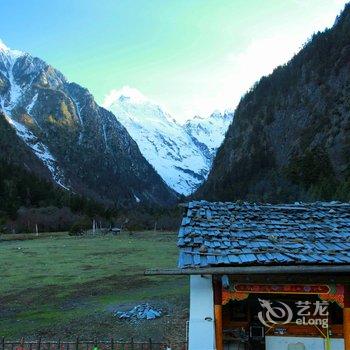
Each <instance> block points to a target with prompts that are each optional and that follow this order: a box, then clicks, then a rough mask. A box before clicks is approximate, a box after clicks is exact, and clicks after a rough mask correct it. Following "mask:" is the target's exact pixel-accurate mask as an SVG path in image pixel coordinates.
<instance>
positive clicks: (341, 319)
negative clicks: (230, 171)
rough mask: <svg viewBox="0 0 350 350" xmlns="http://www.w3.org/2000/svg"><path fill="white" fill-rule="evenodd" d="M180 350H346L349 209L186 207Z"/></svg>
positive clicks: (349, 336) (331, 205) (349, 343)
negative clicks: (183, 348)
mask: <svg viewBox="0 0 350 350" xmlns="http://www.w3.org/2000/svg"><path fill="white" fill-rule="evenodd" d="M178 247H179V250H180V252H179V263H178V267H177V268H174V269H153V270H149V271H147V273H148V274H167V275H172V274H184V275H190V319H189V350H214V349H216V350H223V349H225V350H226V349H227V350H231V349H232V350H243V349H254V350H259V349H267V350H343V349H345V350H350V288H349V286H350V204H348V203H338V202H327V203H325V202H317V203H308V204H305V203H294V204H284V205H283V204H279V205H271V204H248V203H223V202H206V201H193V202H190V203H188V204H186V211H185V215H184V217H183V220H182V224H181V227H180V230H179V235H178Z"/></svg>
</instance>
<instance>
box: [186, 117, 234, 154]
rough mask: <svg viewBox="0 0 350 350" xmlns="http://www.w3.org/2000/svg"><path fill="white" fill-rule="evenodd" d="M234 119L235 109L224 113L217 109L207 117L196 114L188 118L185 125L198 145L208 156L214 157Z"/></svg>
mask: <svg viewBox="0 0 350 350" xmlns="http://www.w3.org/2000/svg"><path fill="white" fill-rule="evenodd" d="M232 119H233V111H225V112H224V113H223V114H222V113H220V112H218V111H215V112H214V113H212V114H211V115H210V116H209V117H207V118H203V117H199V116H195V117H194V118H192V119H190V120H187V121H186V123H185V125H184V127H185V129H186V131H187V133H188V134H189V135H190V136H191V137H192V139H193V141H194V142H195V143H196V144H197V146H198V147H200V148H201V149H202V151H203V152H204V153H206V154H207V155H208V157H211V158H213V157H214V156H215V154H216V150H217V149H218V148H219V146H220V145H221V143H222V141H223V139H224V137H225V133H226V131H227V129H228V127H229V125H230V124H231V122H232Z"/></svg>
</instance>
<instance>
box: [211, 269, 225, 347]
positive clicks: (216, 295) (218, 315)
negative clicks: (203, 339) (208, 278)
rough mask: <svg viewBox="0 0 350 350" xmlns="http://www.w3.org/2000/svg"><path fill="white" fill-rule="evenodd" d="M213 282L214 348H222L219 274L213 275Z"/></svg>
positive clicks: (220, 284)
mask: <svg viewBox="0 0 350 350" xmlns="http://www.w3.org/2000/svg"><path fill="white" fill-rule="evenodd" d="M213 283H214V316H215V343H216V350H223V349H224V343H223V339H222V283H221V278H220V276H213Z"/></svg>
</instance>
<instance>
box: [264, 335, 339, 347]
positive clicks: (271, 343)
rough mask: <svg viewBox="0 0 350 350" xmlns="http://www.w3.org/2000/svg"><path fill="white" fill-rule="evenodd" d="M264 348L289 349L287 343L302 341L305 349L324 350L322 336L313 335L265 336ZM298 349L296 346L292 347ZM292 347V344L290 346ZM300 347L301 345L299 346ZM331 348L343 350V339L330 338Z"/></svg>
mask: <svg viewBox="0 0 350 350" xmlns="http://www.w3.org/2000/svg"><path fill="white" fill-rule="evenodd" d="M265 340H266V347H265V348H266V350H289V349H288V345H290V344H297V343H302V344H304V346H305V350H325V349H326V347H325V342H324V338H313V337H304V338H303V337H275V336H270V337H266V338H265ZM294 348H295V349H298V347H297V346H295V347H294ZM290 349H293V346H291V347H290ZM300 349H302V347H300ZM331 350H344V339H331Z"/></svg>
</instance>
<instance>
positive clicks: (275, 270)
mask: <svg viewBox="0 0 350 350" xmlns="http://www.w3.org/2000/svg"><path fill="white" fill-rule="evenodd" d="M316 273H317V274H329V273H336V274H350V264H340V265H287V266H286V265H285V266H280V265H278V266H277V265H273V266H220V267H202V268H185V269H181V268H174V269H147V270H146V271H145V275H249V274H255V275H264V274H274V275H280V274H316Z"/></svg>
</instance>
